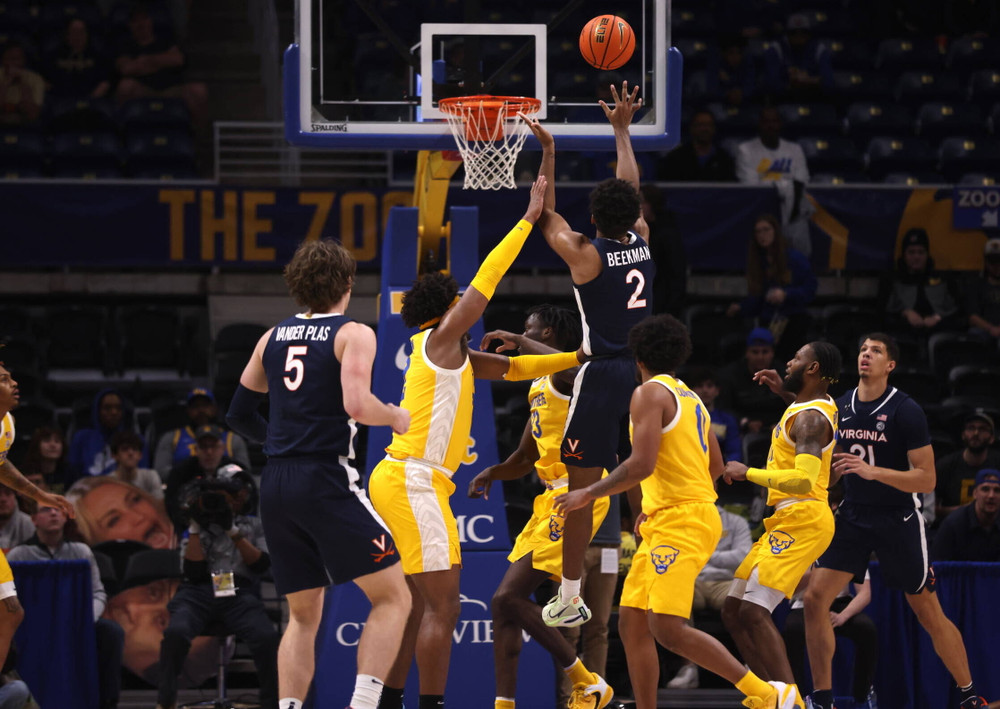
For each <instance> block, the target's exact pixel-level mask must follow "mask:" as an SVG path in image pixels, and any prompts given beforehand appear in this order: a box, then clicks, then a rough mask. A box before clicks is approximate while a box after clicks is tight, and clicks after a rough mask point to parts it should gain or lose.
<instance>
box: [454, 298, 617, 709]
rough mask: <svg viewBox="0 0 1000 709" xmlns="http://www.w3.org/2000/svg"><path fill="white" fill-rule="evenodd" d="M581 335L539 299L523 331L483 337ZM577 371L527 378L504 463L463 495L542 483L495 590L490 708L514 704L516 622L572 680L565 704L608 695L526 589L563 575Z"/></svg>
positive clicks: (590, 703)
mask: <svg viewBox="0 0 1000 709" xmlns="http://www.w3.org/2000/svg"><path fill="white" fill-rule="evenodd" d="M582 337H583V335H582V332H581V328H580V316H579V315H578V314H577V313H575V312H573V311H571V310H567V309H566V308H556V307H553V306H551V305H539V306H536V307H534V308H532V309H531V310H529V311H528V317H527V318H526V319H525V322H524V334H523V335H513V334H511V333H508V332H501V331H498V332H491V333H487V335H486V336H485V337H484V338H483V344H484V346H485V344H486V343H487V342H489V340H491V339H494V338H499V339H501V340H503V342H504V345H503V348H507V347H515V348H516V349H518V350H519V351H521V352H522V353H524V352H534V353H540V352H542V351H544V350H542V349H540V348H539V347H538V345H539V343H540V344H541V345H543V346H545V350H548V349H549V348H557V349H558V350H563V351H567V350H570V351H575V350H576V349H577V348H578V347H579V346H580V342H581V341H582ZM576 373H577V372H576V368H575V367H574V368H573V369H569V370H566V371H563V372H559V373H557V374H551V375H549V376H547V377H539V378H538V379H536V380H535V381H533V382H532V383H531V389H530V390H529V392H528V400H529V402H530V405H531V417H530V418H529V420H528V423H527V424H526V425H525V427H524V434H523V435H522V436H521V443H520V445H518V447H517V450H515V451H514V452H513V453H512V454H511V455H510V457H508V458H507V460H505V461H504V462H503V463H500V464H498V465H492V466H490V467H489V468H486V469H485V470H483V471H482V472H481V473H479V475H477V476H476V477H475V478H473V479H472V482H470V483H469V497H488V496H489V491H490V486H491V485H492V484H493V482H494V481H495V480H516V479H518V478H522V477H524V476H525V475H528V474H529V473H531V472H537V473H538V477H539V479H540V480H541V481H542V483H543V484H544V485H545V491H544V492H543V493H541V494H540V495H538V496H537V497H536V498H535V502H534V505H533V509H532V515H531V519H529V520H528V523H527V524H525V525H524V529H523V530H522V531H521V533H520V534H519V535H518V537H517V540H516V541H515V542H514V549H513V550H512V551H511V553H510V555H509V556H508V557H507V558H508V559H509V560H510V562H511V565H510V567H509V568H508V569H507V573H505V574H504V577H503V580H502V581H501V582H500V585H499V586H498V587H497V590H496V593H494V594H493V602H492V610H493V661H494V669H495V671H496V686H497V693H496V704H495V708H494V709H514V695H515V694H516V688H517V665H518V658H519V656H520V653H521V642H522V640H521V631H522V629H523V630H525V631H527V632H528V634H529V635H531V637H532V638H534V639H535V640H536V641H537V642H538V644H539V645H541V646H542V647H544V648H545V649H546V650H547V651H548V652H549V653H550V654H551V655H552V657H553V658H554V659H555V660H556V662H558V663H559V666H560V667H562V668H563V670H564V671H565V672H566V675H567V676H568V677H569V680H570V681H571V682H572V683H573V693H572V695H571V696H570V701H569V707H570V709H577V708H578V707H579V708H581V709H582V708H583V707H594V706H598V707H603V706H606V705H607V703H608V702H610V701H611V698H612V697H613V696H614V692H613V691H612V689H611V688H610V687H609V686H608V684H607V682H605V681H604V679H603V678H602V677H600V676H599V675H597V674H596V673H594V672H591V671H590V670H588V669H587V667H586V666H585V665H584V664H583V662H582V661H581V660H580V659H579V658H577V655H576V649H575V648H574V647H573V646H572V645H570V643H569V641H567V640H566V638H565V637H564V636H563V634H562V633H561V632H560V631H559V629H558V628H553V627H550V626H548V625H546V624H545V622H544V621H543V620H542V617H541V615H540V614H539V613H538V604H537V603H535V601H534V600H533V599H532V594H534V592H535V591H536V590H537V589H538V587H539V586H541V584H542V583H543V582H544V581H545V580H546V579H550V578H551V579H555V580H558V579H559V578H560V577H561V574H562V537H563V529H564V527H565V524H566V519H565V517H564V516H563V515H561V514H559V513H557V512H556V511H555V510H554V509H553V508H552V501H553V499H555V496H556V495H557V494H559V493H560V492H562V491H564V490H565V489H567V486H568V485H569V476H568V473H567V472H566V466H565V465H564V464H563V463H562V461H561V460H560V452H559V448H560V446H561V445H562V439H563V430H564V429H565V427H566V416H567V414H568V413H569V403H570V398H571V397H572V393H573V380H574V377H576ZM608 504H609V500H608V499H607V498H602V499H601V500H599V501H598V502H597V503H595V504H594V513H593V514H594V523H593V529H594V530H596V529H597V528H598V527H600V525H601V522H602V521H603V520H604V516H605V515H606V514H607V511H608ZM595 700H596V703H595Z"/></svg>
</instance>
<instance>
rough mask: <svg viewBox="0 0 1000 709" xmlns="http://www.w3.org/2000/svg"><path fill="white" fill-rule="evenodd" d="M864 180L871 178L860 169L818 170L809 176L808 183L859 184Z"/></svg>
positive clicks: (868, 180)
mask: <svg viewBox="0 0 1000 709" xmlns="http://www.w3.org/2000/svg"><path fill="white" fill-rule="evenodd" d="M866 182H871V178H870V177H868V175H866V174H865V173H863V172H861V170H842V171H839V172H818V173H816V174H815V175H810V176H809V183H810V184H814V185H859V184H864V183H866Z"/></svg>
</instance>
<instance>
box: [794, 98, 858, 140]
mask: <svg viewBox="0 0 1000 709" xmlns="http://www.w3.org/2000/svg"><path fill="white" fill-rule="evenodd" d="M778 113H780V114H781V121H782V123H783V126H782V135H783V136H784V137H786V138H788V139H790V140H795V139H796V138H800V137H803V136H807V135H817V136H830V137H833V136H837V135H840V134H841V133H842V132H843V130H842V128H843V122H842V121H841V120H840V118H838V117H837V111H836V109H835V108H834V107H833V106H830V105H829V104H822V103H785V104H781V105H780V106H778Z"/></svg>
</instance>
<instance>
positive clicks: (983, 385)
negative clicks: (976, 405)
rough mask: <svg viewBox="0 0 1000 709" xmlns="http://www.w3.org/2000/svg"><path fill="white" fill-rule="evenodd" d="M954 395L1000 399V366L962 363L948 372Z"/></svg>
mask: <svg viewBox="0 0 1000 709" xmlns="http://www.w3.org/2000/svg"><path fill="white" fill-rule="evenodd" d="M948 391H949V392H950V393H951V395H952V396H988V397H991V398H992V399H993V400H994V401H1000V368H998V367H984V366H980V365H977V364H960V365H957V366H955V367H952V368H951V371H949V372H948Z"/></svg>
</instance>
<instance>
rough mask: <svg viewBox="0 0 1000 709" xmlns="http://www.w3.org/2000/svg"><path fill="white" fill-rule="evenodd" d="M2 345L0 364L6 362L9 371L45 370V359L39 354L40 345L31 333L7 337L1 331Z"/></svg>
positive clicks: (0, 340) (0, 341)
mask: <svg viewBox="0 0 1000 709" xmlns="http://www.w3.org/2000/svg"><path fill="white" fill-rule="evenodd" d="M0 345H2V348H0V362H4V366H6V367H7V370H8V371H11V372H15V373H16V372H19V371H22V370H25V369H37V370H44V368H45V366H44V358H43V357H41V353H40V352H39V349H40V344H39V342H38V341H37V340H36V339H35V338H34V337H32V335H31V333H29V332H22V333H20V334H11V335H7V334H4V331H2V330H0ZM15 378H16V377H15Z"/></svg>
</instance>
